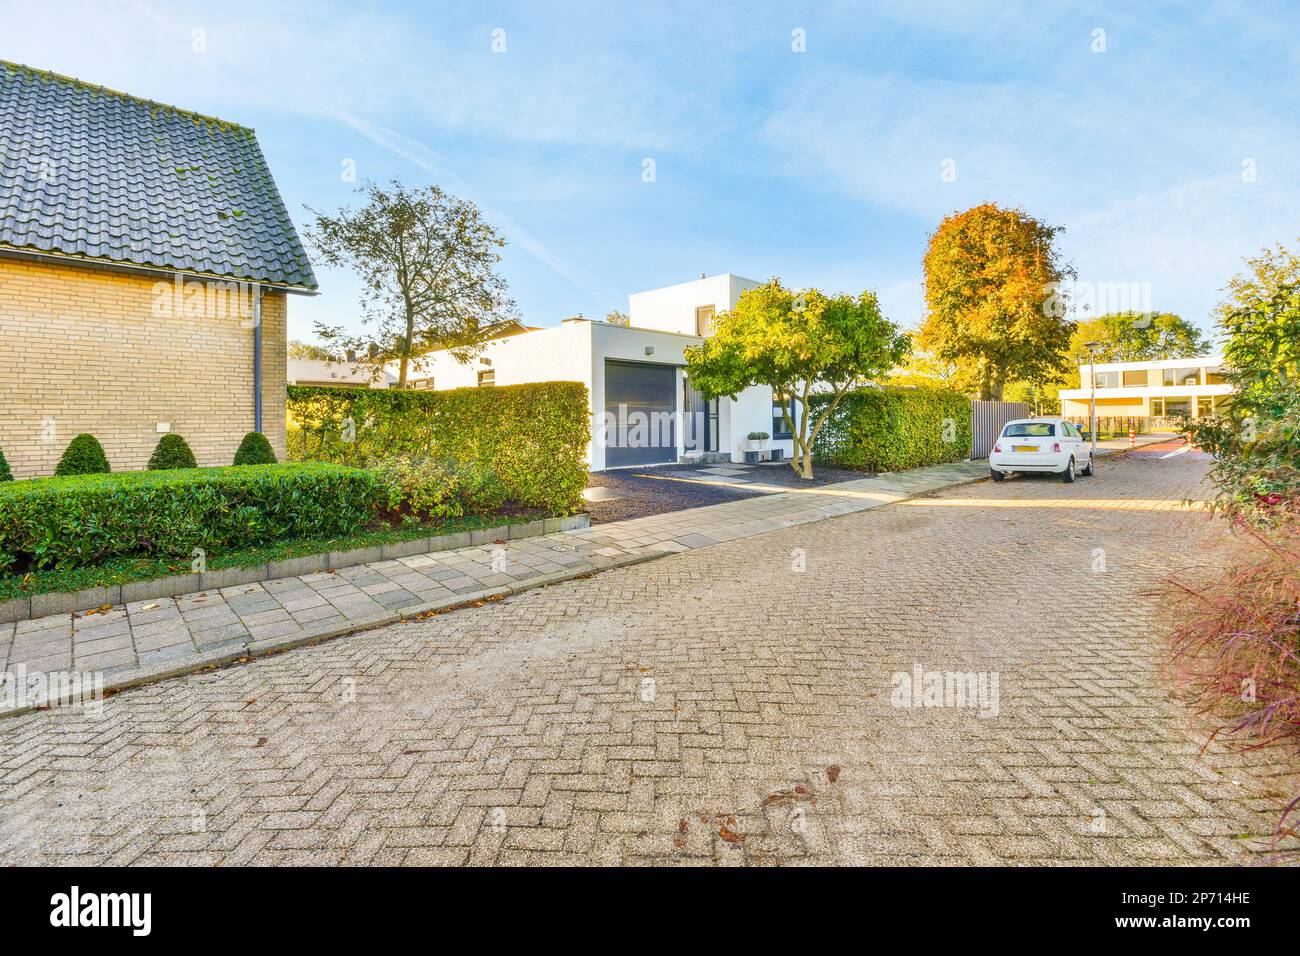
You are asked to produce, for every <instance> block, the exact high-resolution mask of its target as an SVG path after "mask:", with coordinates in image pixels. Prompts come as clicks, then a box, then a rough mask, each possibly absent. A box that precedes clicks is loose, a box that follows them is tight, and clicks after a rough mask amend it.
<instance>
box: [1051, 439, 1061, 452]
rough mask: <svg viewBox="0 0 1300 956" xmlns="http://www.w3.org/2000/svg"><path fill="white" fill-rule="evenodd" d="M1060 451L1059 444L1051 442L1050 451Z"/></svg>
mask: <svg viewBox="0 0 1300 956" xmlns="http://www.w3.org/2000/svg"><path fill="white" fill-rule="evenodd" d="M1060 450H1061V443H1060V442H1059V441H1054V442H1052V451H1060Z"/></svg>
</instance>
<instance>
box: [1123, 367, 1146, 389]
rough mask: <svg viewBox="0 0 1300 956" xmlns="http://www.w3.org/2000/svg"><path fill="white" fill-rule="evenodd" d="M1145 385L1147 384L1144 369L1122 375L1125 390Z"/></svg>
mask: <svg viewBox="0 0 1300 956" xmlns="http://www.w3.org/2000/svg"><path fill="white" fill-rule="evenodd" d="M1146 383H1147V370H1146V369H1144V368H1140V369H1138V370H1137V371H1130V372H1125V373H1124V387H1125V388H1134V387H1140V386H1143V385H1146Z"/></svg>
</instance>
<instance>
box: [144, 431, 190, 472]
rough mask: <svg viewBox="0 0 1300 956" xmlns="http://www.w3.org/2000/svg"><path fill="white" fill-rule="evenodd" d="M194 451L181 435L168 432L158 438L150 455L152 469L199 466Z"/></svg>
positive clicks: (164, 469)
mask: <svg viewBox="0 0 1300 956" xmlns="http://www.w3.org/2000/svg"><path fill="white" fill-rule="evenodd" d="M198 466H199V463H198V462H197V461H195V460H194V452H192V451H190V446H189V444H188V443H187V442H186V441H185V439H184V438H182V437H181V436H180V435H176V434H167V435H163V437H162V438H159V439H158V445H157V447H155V448H154V450H153V454H152V455H150V456H149V470H150V471H166V470H167V469H169V468H197V467H198Z"/></svg>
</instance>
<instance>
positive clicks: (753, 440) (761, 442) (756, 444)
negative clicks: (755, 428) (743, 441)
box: [745, 432, 772, 451]
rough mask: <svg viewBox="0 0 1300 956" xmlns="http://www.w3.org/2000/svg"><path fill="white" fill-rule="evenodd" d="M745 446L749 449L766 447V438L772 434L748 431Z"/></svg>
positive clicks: (754, 449) (755, 449)
mask: <svg viewBox="0 0 1300 956" xmlns="http://www.w3.org/2000/svg"><path fill="white" fill-rule="evenodd" d="M745 437H746V438H747V440H748V441H747V446H746V447H747V448H748V449H749V451H762V450H763V449H765V448H766V447H767V440H768V439H769V438H771V437H772V436H771V435H769V434H768V433H767V432H750V433H749V434H748V435H747V436H745Z"/></svg>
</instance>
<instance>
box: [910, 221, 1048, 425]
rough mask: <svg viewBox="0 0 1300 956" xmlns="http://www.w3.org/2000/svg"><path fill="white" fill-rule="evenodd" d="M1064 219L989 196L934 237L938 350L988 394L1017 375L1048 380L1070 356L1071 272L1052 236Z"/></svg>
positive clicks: (932, 326)
mask: <svg viewBox="0 0 1300 956" xmlns="http://www.w3.org/2000/svg"><path fill="white" fill-rule="evenodd" d="M1061 231H1062V230H1061V227H1058V226H1049V225H1046V224H1045V223H1042V222H1039V221H1038V220H1037V219H1034V218H1033V217H1032V216H1029V215H1028V214H1026V213H1025V212H1023V211H1022V210H1019V209H1001V208H999V207H998V206H996V205H993V204H992V203H986V204H984V205H982V206H976V207H974V208H973V209H968V210H966V211H965V212H962V213H955V214H953V215H951V216H949V217H947V218H946V219H944V220H943V222H941V223H940V224H939V228H938V229H936V230H935V232H934V234H933V235H932V236H931V237H930V241H929V245H928V246H927V248H926V251H925V259H924V262H923V266H924V271H925V302H926V307H927V315H926V318H925V321H924V323H923V324H922V327H921V331H922V334H923V335H924V336H925V338H926V340H927V341H928V342H929V343H930V344H931V347H932V348H933V350H934V354H935V356H936V357H937V358H938V359H940V360H943V361H952V362H956V363H957V364H958V365H959V366H961V367H963V368H965V369H968V370H969V371H970V373H971V374H972V375H974V376H975V379H976V381H977V382H978V384H979V394H980V397H981V398H983V399H986V400H987V399H995V400H997V399H1000V398H1001V397H1002V390H1003V387H1004V385H1005V384H1006V383H1007V382H1008V381H1011V380H1014V379H1023V380H1026V381H1044V380H1046V379H1047V378H1049V377H1051V376H1052V375H1054V374H1057V373H1059V372H1060V371H1061V370H1063V369H1064V367H1065V366H1066V364H1067V363H1068V359H1067V357H1066V349H1067V347H1068V345H1069V342H1070V333H1071V331H1072V323H1071V322H1070V321H1069V320H1068V319H1067V318H1066V317H1065V309H1064V308H1061V307H1059V306H1060V303H1061V302H1062V299H1063V292H1062V290H1061V283H1062V282H1063V281H1064V280H1065V279H1066V278H1067V277H1071V276H1073V275H1074V271H1073V269H1071V268H1070V267H1069V266H1068V265H1065V264H1063V263H1062V262H1061V260H1060V256H1059V255H1058V253H1057V252H1056V250H1055V248H1054V247H1053V240H1054V239H1055V238H1056V236H1057V235H1058V234H1059V233H1060V232H1061Z"/></svg>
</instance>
